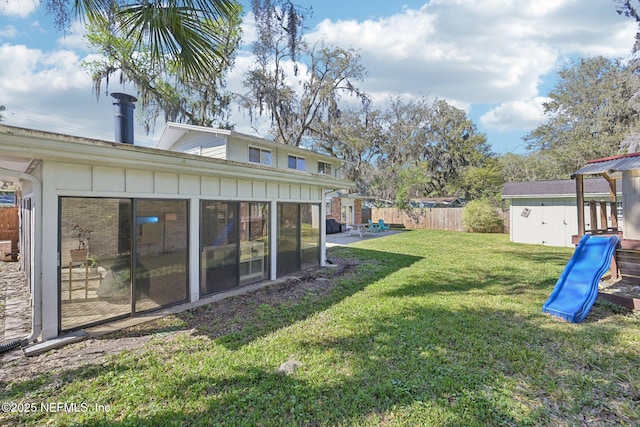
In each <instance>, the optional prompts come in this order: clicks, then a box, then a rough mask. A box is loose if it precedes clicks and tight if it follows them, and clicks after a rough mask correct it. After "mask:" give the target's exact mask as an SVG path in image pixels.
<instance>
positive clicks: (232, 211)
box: [200, 201, 238, 295]
mask: <svg viewBox="0 0 640 427" xmlns="http://www.w3.org/2000/svg"><path fill="white" fill-rule="evenodd" d="M200 206H201V210H200V212H201V214H200V220H201V228H200V253H201V267H200V268H201V271H202V274H201V276H200V293H201V294H202V295H206V294H211V293H214V292H220V291H224V290H226V289H231V288H235V287H236V286H238V222H237V218H238V203H235V202H234V203H231V202H214V201H202V202H201V205H200Z"/></svg>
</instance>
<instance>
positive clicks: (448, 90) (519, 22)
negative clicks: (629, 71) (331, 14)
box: [309, 0, 635, 123]
mask: <svg viewBox="0 0 640 427" xmlns="http://www.w3.org/2000/svg"><path fill="white" fill-rule="evenodd" d="M604 9H605V10H604V11H603V7H602V2H595V1H589V2H584V1H580V0H545V1H540V0H527V1H513V0H483V1H482V2H479V1H474V0H433V1H431V2H429V3H426V4H425V5H424V6H422V7H421V8H420V9H418V10H415V9H406V8H405V10H404V11H403V12H402V13H400V14H397V15H394V16H390V17H387V18H382V19H377V20H366V21H363V22H357V21H353V20H351V21H335V22H333V21H329V20H324V21H322V22H320V23H319V24H318V25H317V26H316V28H314V30H313V32H312V33H311V34H310V35H309V39H310V40H312V41H317V40H324V41H325V42H328V43H332V44H336V45H340V46H353V47H354V48H356V49H359V51H360V53H361V55H362V63H363V65H365V67H366V68H367V70H368V71H369V77H368V78H367V80H366V81H365V82H364V83H363V84H362V85H361V86H362V87H363V88H364V89H365V90H367V91H369V92H374V93H375V92H378V93H388V92H392V93H393V92H395V93H414V94H416V95H417V94H425V93H429V94H431V95H432V96H433V97H438V98H444V99H447V100H457V102H459V103H467V104H496V103H504V104H506V103H514V102H517V101H520V102H525V103H526V102H527V101H526V100H530V99H534V98H535V97H537V96H540V95H544V94H541V93H540V84H541V81H542V77H543V76H545V75H548V74H550V73H553V72H554V71H555V70H556V69H557V66H558V63H559V62H560V61H562V59H563V58H565V57H567V56H571V55H585V56H586V55H606V56H623V55H626V54H628V53H629V52H630V50H631V47H632V44H633V40H634V36H635V24H634V23H633V22H632V21H631V20H629V19H624V18H621V17H620V16H618V15H617V14H616V12H615V10H614V9H613V7H611V8H604ZM603 12H607V13H603ZM509 105H511V104H509ZM523 123H524V122H523Z"/></svg>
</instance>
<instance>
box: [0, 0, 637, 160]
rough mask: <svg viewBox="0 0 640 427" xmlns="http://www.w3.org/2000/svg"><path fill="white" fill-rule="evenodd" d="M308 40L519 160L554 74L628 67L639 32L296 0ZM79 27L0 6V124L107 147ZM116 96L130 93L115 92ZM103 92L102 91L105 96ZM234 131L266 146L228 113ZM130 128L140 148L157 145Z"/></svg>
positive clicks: (371, 0) (497, 0)
mask: <svg viewBox="0 0 640 427" xmlns="http://www.w3.org/2000/svg"><path fill="white" fill-rule="evenodd" d="M294 3H295V4H298V5H300V6H303V7H305V8H309V9H310V10H311V17H310V18H308V19H307V21H306V25H307V28H308V29H307V34H306V37H308V40H309V41H310V42H312V43H313V42H316V41H320V40H322V41H324V42H325V43H328V44H333V45H336V46H339V47H342V48H354V49H356V50H357V51H358V52H359V53H360V56H361V63H362V65H363V66H364V67H365V69H366V70H367V76H366V77H365V79H364V80H363V81H362V82H356V85H357V86H358V87H359V88H360V89H362V90H364V91H365V92H366V93H368V94H369V95H370V96H371V97H372V99H373V101H374V107H377V108H380V109H384V108H385V105H387V103H388V101H389V99H390V98H391V97H402V98H403V99H411V98H413V97H416V98H420V97H425V96H426V97H427V98H428V99H432V100H433V99H444V100H446V101H447V102H449V103H450V104H452V105H454V106H456V107H458V108H460V109H462V110H464V111H465V112H466V113H467V115H468V117H469V118H470V119H471V120H472V121H473V122H474V123H475V124H476V126H477V127H478V130H479V131H480V132H483V133H484V134H485V135H486V136H487V141H488V143H489V144H490V145H491V147H492V150H493V151H494V152H495V153H497V154H503V153H510V152H513V153H519V154H522V153H525V152H526V144H525V143H524V142H523V140H522V137H523V136H524V135H526V134H527V133H529V132H530V131H531V130H533V129H534V128H535V127H536V126H538V125H539V124H540V123H542V122H543V121H544V119H545V118H544V114H543V108H542V104H543V102H545V100H547V99H548V95H549V92H550V91H551V90H552V89H553V88H554V86H555V85H556V83H557V73H558V71H559V70H560V69H562V68H563V67H567V66H570V65H571V64H572V61H575V60H577V59H578V58H581V57H590V56H596V55H602V56H606V57H610V58H627V57H628V56H629V55H630V52H631V49H632V46H633V42H634V37H635V33H636V30H637V26H636V24H635V22H634V21H633V20H632V19H630V18H625V17H623V16H620V15H618V14H617V13H616V11H615V3H614V2H613V0H431V1H425V0H422V1H418V0H404V1H402V0H400V1H393V0H362V1H360V0H357V1H356V0H346V1H345V0H340V1H338V0H298V1H294ZM241 4H242V5H243V6H244V7H245V10H246V11H247V14H246V16H245V21H244V24H243V25H244V39H243V46H242V50H241V52H239V54H238V57H237V59H236V67H235V68H234V70H233V71H232V72H231V73H230V74H229V76H228V79H227V80H228V86H229V89H231V90H234V91H237V92H243V89H242V77H243V74H244V71H245V70H246V69H248V67H249V66H250V65H251V63H252V55H251V52H250V43H251V37H252V36H253V35H254V34H255V31H254V30H253V27H252V16H251V14H250V13H248V12H250V1H249V0H241ZM94 55H95V53H94V52H91V51H90V50H89V48H88V46H87V44H86V42H85V41H84V38H83V27H82V25H81V23H78V22H76V23H74V24H73V25H72V27H71V28H70V31H69V32H67V33H66V34H63V33H62V32H60V31H58V30H56V29H55V28H54V26H53V16H51V15H47V14H46V13H45V8H44V7H43V6H42V5H40V2H39V1H38V0H0V105H4V106H5V107H6V108H7V110H6V111H5V112H4V113H3V114H4V116H5V120H4V121H3V123H4V124H8V125H12V126H19V127H27V128H33V129H41V130H46V131H51V132H57V133H63V134H70V135H79V136H85V137H89V138H98V139H106V140H113V136H114V124H113V105H112V98H111V97H110V96H105V94H104V93H102V94H101V96H100V97H99V98H97V97H96V95H95V93H94V90H93V84H92V82H91V78H90V76H89V75H88V73H87V72H86V71H85V70H84V69H83V68H82V66H81V64H82V62H83V61H85V60H87V59H91V58H92V57H94ZM109 90H110V91H111V92H127V93H130V94H132V95H135V89H134V88H131V87H124V88H123V87H120V86H119V85H117V84H114V83H113V82H112V83H110V87H109ZM102 92H104V86H103V87H102ZM231 121H232V122H234V123H235V126H236V127H235V130H236V131H238V132H243V133H248V134H251V135H256V136H262V137H267V135H266V129H267V127H268V126H267V125H266V124H267V123H266V119H263V123H262V125H261V126H260V125H259V126H257V127H258V129H256V126H255V125H254V126H252V125H251V123H249V120H248V115H247V114H245V113H243V112H242V111H238V109H237V108H234V109H233V110H232V115H231ZM163 128H164V122H162V121H161V120H159V121H158V124H157V125H156V128H155V129H153V130H152V132H151V133H150V134H148V135H147V134H145V132H144V130H143V129H142V128H141V127H140V126H137V128H136V131H135V135H136V136H135V139H136V144H140V145H145V146H155V144H156V142H157V140H158V138H159V137H160V135H161V134H162V129H163Z"/></svg>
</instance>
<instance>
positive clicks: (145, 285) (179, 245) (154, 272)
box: [59, 197, 189, 330]
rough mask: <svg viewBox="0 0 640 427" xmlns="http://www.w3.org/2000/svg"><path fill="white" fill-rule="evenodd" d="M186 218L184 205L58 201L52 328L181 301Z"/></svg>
mask: <svg viewBox="0 0 640 427" xmlns="http://www.w3.org/2000/svg"><path fill="white" fill-rule="evenodd" d="M188 217H189V216H188V206H187V201H184V200H135V201H133V200H131V199H108V198H75V197H63V198H61V199H60V263H61V265H60V282H59V283H60V287H59V290H60V292H59V298H60V329H61V330H69V329H76V328H79V327H86V326H87V325H91V324H97V323H102V322H105V321H107V320H110V319H113V318H117V317H122V316H127V315H131V313H133V312H141V311H147V310H153V309H156V308H160V307H163V306H166V305H171V304H175V303H178V302H182V301H186V299H187V296H188V270H187V268H188V251H187V248H188ZM132 277H133V278H134V280H132ZM132 296H135V298H133V299H132Z"/></svg>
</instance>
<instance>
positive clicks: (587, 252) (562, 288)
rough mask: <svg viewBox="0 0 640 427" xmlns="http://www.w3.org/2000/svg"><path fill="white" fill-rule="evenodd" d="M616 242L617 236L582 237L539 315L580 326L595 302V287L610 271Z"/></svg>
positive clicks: (596, 290) (596, 291)
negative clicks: (546, 314) (549, 316)
mask: <svg viewBox="0 0 640 427" xmlns="http://www.w3.org/2000/svg"><path fill="white" fill-rule="evenodd" d="M618 242H619V239H618V237H617V236H607V237H594V236H591V235H589V234H585V235H584V236H583V237H582V239H580V243H578V246H577V247H576V251H575V252H574V253H573V256H572V257H571V259H570V260H569V263H568V264H567V266H566V267H565V268H564V271H563V272H562V275H561V276H560V278H559V279H558V282H557V283H556V287H555V288H553V292H551V295H550V296H549V299H548V300H547V302H546V303H545V304H544V305H543V306H542V312H543V313H548V314H551V315H553V316H557V317H560V318H562V319H564V320H567V321H569V322H572V323H580V322H582V321H583V320H584V318H585V317H587V314H589V310H591V307H592V306H593V303H594V302H595V301H596V297H597V296H598V283H600V279H601V278H602V275H603V274H604V273H605V272H606V271H607V270H609V266H610V264H611V257H613V254H614V252H615V251H616V246H618Z"/></svg>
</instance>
